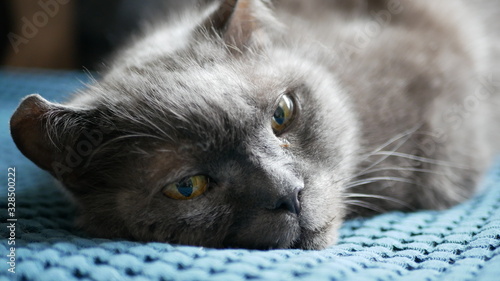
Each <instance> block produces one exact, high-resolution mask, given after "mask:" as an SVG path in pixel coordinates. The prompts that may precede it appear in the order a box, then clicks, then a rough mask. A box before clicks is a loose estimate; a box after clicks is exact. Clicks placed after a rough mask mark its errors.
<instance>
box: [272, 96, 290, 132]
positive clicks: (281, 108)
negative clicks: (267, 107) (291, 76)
mask: <svg viewBox="0 0 500 281" xmlns="http://www.w3.org/2000/svg"><path fill="white" fill-rule="evenodd" d="M294 113H295V108H294V104H293V99H292V98H291V97H290V96H288V95H283V96H281V98H280V100H279V102H278V106H277V107H276V110H275V111H274V114H273V118H272V120H271V125H272V127H273V130H274V133H275V134H280V133H282V132H284V130H285V129H286V128H287V127H288V126H289V125H290V124H291V122H292V120H293V118H294Z"/></svg>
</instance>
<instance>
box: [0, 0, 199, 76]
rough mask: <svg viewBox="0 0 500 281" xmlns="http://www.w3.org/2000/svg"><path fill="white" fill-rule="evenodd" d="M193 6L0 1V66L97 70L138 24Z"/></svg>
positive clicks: (184, 0) (134, 0)
mask: <svg viewBox="0 0 500 281" xmlns="http://www.w3.org/2000/svg"><path fill="white" fill-rule="evenodd" d="M196 2H197V0H7V1H6V0H2V1H0V36H1V37H0V59H1V60H0V62H1V65H3V66H9V67H35V68H53V69H83V68H86V69H90V70H93V69H99V68H101V67H102V66H103V65H104V64H105V62H106V59H107V58H108V57H109V55H110V54H111V53H112V52H113V51H114V50H116V49H117V48H119V47H120V46H122V45H123V44H124V43H125V42H126V40H127V39H128V38H129V37H130V36H131V35H132V34H134V33H137V32H138V31H139V30H140V27H141V26H142V24H143V23H145V22H151V21H156V20H162V18H167V17H169V16H171V15H172V14H175V13H179V12H180V11H182V10H183V9H185V8H187V7H189V6H190V5H191V7H192V5H194V4H196ZM205 2H206V1H205ZM44 5H45V6H46V7H49V8H48V9H47V8H44V7H43V6H44ZM48 11H49V12H48ZM54 11H56V12H54ZM44 14H45V15H44ZM27 22H29V23H27ZM36 23H37V24H38V26H37V25H35V24H36ZM29 24H33V26H34V27H35V29H37V30H36V32H31V31H33V30H30V29H29V28H28V27H26V25H29ZM26 30H28V31H30V32H28V33H27V31H26ZM12 36H20V37H22V38H24V39H25V40H27V42H26V41H23V42H22V43H18V42H20V41H15V39H12V38H13V37H12ZM28 37H30V38H28ZM16 38H19V37H16ZM24 39H23V40H24ZM13 40H14V41H13ZM12 41H13V42H14V43H12ZM16 43H17V48H16V47H15V46H14V45H16ZM16 49H17V50H16Z"/></svg>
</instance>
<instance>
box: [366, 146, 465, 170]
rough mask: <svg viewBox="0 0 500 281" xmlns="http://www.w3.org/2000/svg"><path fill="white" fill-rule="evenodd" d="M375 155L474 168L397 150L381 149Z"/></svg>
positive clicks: (450, 166)
mask: <svg viewBox="0 0 500 281" xmlns="http://www.w3.org/2000/svg"><path fill="white" fill-rule="evenodd" d="M374 155H386V156H387V157H390V156H394V157H400V158H406V159H409V160H414V161H419V162H423V163H429V164H433V165H438V166H445V167H449V168H456V169H463V170H470V169H472V168H471V167H467V166H461V165H455V164H453V163H451V162H447V161H441V160H436V159H431V158H426V157H421V156H416V155H411V154H407V153H402V152H396V151H379V152H376V153H375V154H374Z"/></svg>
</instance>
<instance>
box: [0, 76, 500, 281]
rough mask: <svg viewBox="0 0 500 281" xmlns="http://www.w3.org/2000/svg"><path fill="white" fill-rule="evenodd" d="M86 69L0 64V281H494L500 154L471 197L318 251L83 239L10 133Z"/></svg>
mask: <svg viewBox="0 0 500 281" xmlns="http://www.w3.org/2000/svg"><path fill="white" fill-rule="evenodd" d="M86 81H89V78H88V76H87V75H86V74H84V73H78V72H48V71H32V70H30V71H28V70H2V71H0V96H1V105H0V107H1V109H2V110H1V114H0V126H1V127H0V132H1V134H0V154H1V162H0V180H1V181H0V182H1V185H2V187H3V188H2V189H1V191H0V199H1V200H2V206H4V208H2V210H1V212H0V223H1V224H2V225H1V227H0V233H1V237H2V243H1V244H0V254H1V258H0V260H1V262H0V280H40V281H45V280H46V281H53V280H99V281H109V280H135V281H142V280H161V281H166V280H231V281H235V280H286V281H290V280H316V281H321V280H356V281H363V280H439V281H442V280H454V281H456V280H500V160H499V161H497V163H496V164H495V165H493V167H492V169H491V170H490V171H489V173H488V174H487V175H486V177H485V179H484V180H483V183H482V186H483V190H482V191H481V192H480V193H479V194H478V195H477V196H475V197H474V198H473V199H471V200H469V201H467V202H465V203H463V204H460V205H458V206H456V207H454V208H451V209H449V210H444V211H421V212H415V213H400V212H392V213H388V214H383V215H379V216H376V217H373V218H370V219H359V220H351V221H348V222H346V223H345V224H344V226H343V227H342V229H341V232H340V241H339V243H338V245H335V246H332V247H330V248H328V249H326V250H322V251H303V250H271V251H254V250H240V249H228V250H217V249H208V248H201V247H189V246H178V245H171V244H164V243H139V242H133V241H123V240H105V239H96V238H92V237H88V236H87V235H85V234H84V233H82V232H80V231H78V230H77V229H75V228H74V225H73V220H74V214H75V210H74V207H73V205H72V204H71V203H70V202H69V200H67V199H66V198H65V196H64V194H63V192H62V191H61V190H60V189H59V188H58V187H57V185H56V183H55V181H54V180H53V179H52V178H51V177H50V176H49V175H48V174H47V173H45V172H43V171H41V170H40V169H38V168H37V167H36V166H34V165H33V164H32V163H30V162H29V161H28V160H26V159H25V158H24V157H23V156H22V155H21V154H20V153H19V152H18V151H17V149H16V148H15V145H14V143H13V142H12V141H11V139H10V135H9V133H8V120H9V117H10V116H11V114H12V113H13V111H14V109H15V107H16V106H17V104H18V103H19V100H20V99H21V98H22V97H23V96H25V95H27V94H30V93H40V94H42V95H43V96H44V97H46V98H48V99H49V100H53V101H63V100H64V97H65V96H67V95H68V93H69V92H72V91H74V90H75V89H76V88H79V87H83V82H86ZM8 167H16V214H15V217H16V218H17V219H18V221H17V222H16V237H15V239H16V240H15V241H16V244H15V248H16V249H15V255H16V264H15V266H16V267H15V272H16V273H11V272H8V268H9V267H10V265H9V264H8V263H7V259H8V258H7V257H6V256H7V255H8V254H9V253H10V247H11V246H9V245H7V242H8V240H7V239H6V238H7V237H9V234H10V232H9V230H8V229H7V225H8V223H7V219H8V218H9V217H8V215H7V211H6V209H5V206H6V201H7V188H6V186H7V168H8Z"/></svg>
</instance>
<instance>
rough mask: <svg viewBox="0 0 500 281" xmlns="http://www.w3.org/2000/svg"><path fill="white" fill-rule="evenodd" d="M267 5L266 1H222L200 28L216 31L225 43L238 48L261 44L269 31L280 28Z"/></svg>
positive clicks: (266, 39) (240, 49)
mask: <svg viewBox="0 0 500 281" xmlns="http://www.w3.org/2000/svg"><path fill="white" fill-rule="evenodd" d="M269 5H270V4H269V3H268V1H265V0H223V1H222V3H221V4H220V6H219V7H218V8H217V9H216V10H215V11H214V12H213V13H212V14H211V15H210V16H209V18H208V19H207V20H206V21H205V22H204V24H203V27H205V28H207V29H208V30H209V31H213V32H216V33H217V34H218V35H219V36H221V37H222V38H223V39H224V41H225V42H226V44H228V45H229V46H230V47H232V48H236V49H238V50H239V51H242V50H245V49H246V48H248V47H250V46H252V45H263V44H265V43H266V42H267V41H268V39H269V35H270V34H269V33H270V32H273V31H275V30H277V29H279V27H280V24H279V22H278V21H277V20H276V19H275V18H274V16H273V13H272V11H271V9H270V8H269Z"/></svg>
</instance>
